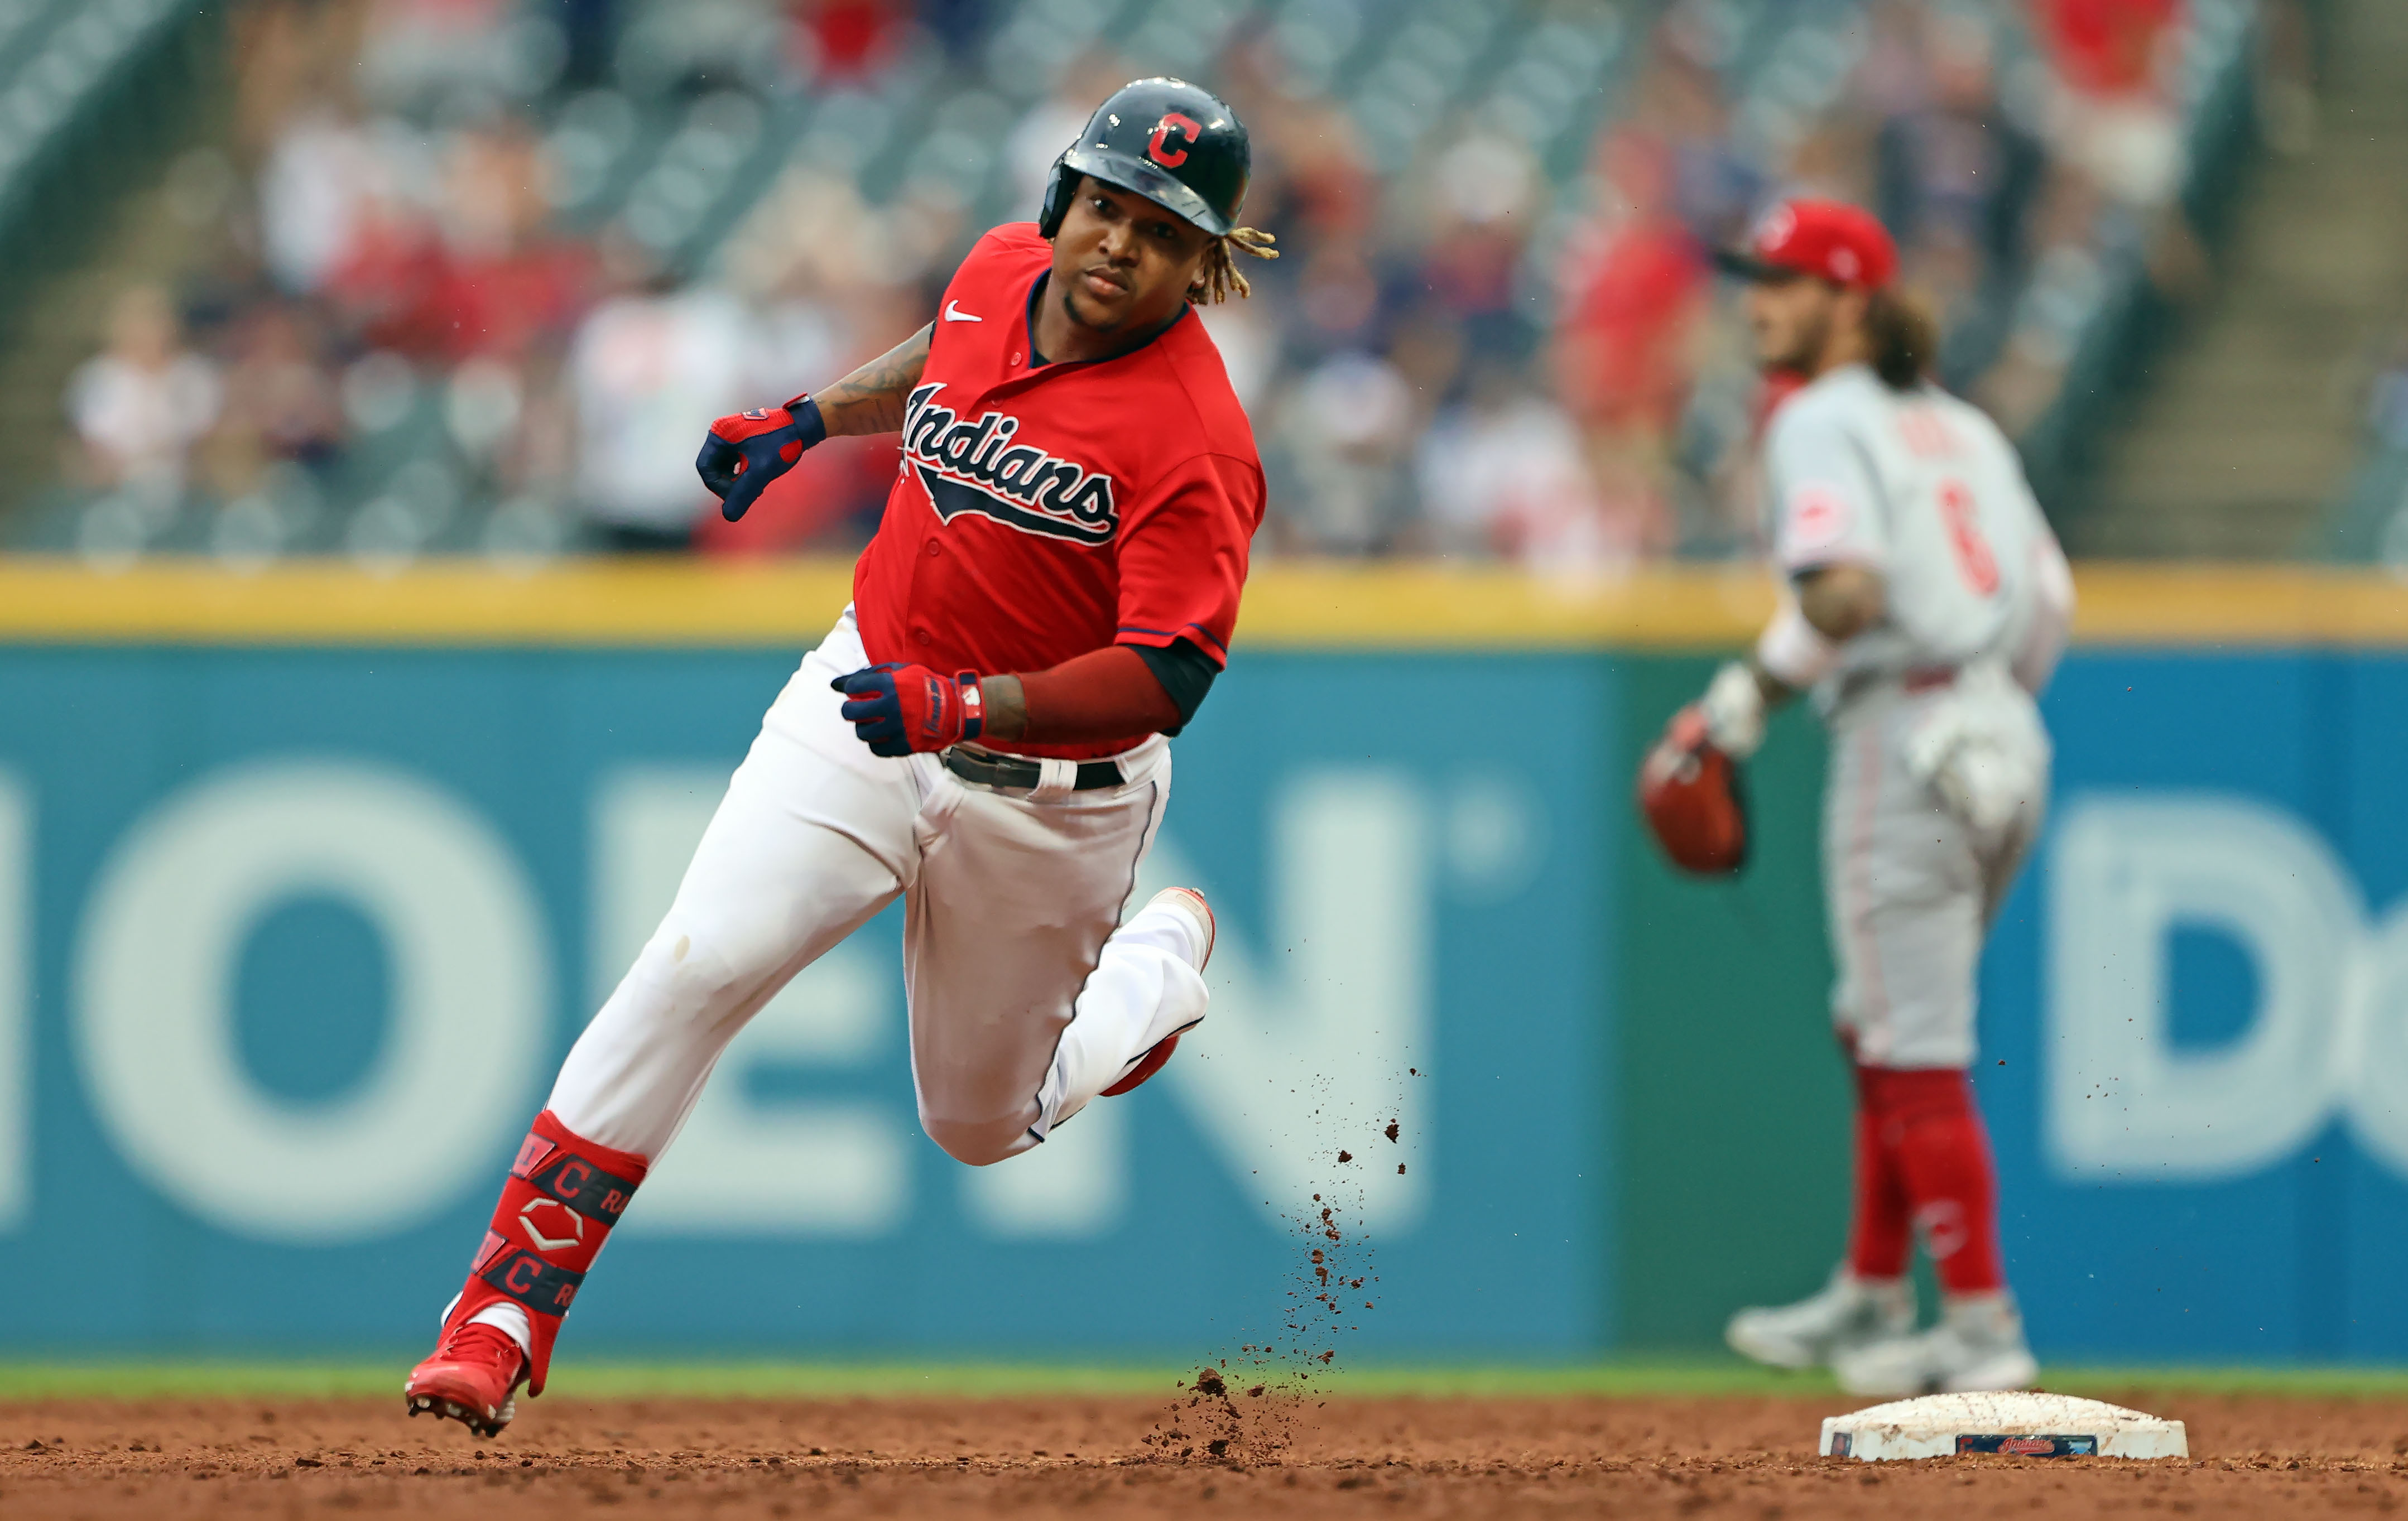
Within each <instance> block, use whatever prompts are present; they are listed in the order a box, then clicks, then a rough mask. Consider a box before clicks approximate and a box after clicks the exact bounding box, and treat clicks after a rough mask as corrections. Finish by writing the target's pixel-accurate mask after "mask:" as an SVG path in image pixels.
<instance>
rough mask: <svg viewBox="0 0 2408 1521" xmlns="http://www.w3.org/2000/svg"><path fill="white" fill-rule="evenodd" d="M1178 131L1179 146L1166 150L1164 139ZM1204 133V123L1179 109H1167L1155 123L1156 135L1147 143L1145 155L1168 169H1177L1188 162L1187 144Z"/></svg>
mask: <svg viewBox="0 0 2408 1521" xmlns="http://www.w3.org/2000/svg"><path fill="white" fill-rule="evenodd" d="M1174 133H1176V134H1177V135H1178V137H1179V147H1178V148H1177V149H1176V150H1173V151H1165V150H1164V148H1163V141H1164V139H1166V138H1168V137H1169V136H1171V135H1172V134H1174ZM1203 135H1204V123H1203V122H1198V121H1197V120H1196V119H1195V118H1194V117H1192V116H1187V115H1184V114H1183V113H1181V112H1179V111H1166V112H1165V113H1163V118H1162V120H1161V121H1159V122H1155V123H1154V136H1153V137H1152V138H1151V139H1150V140H1148V142H1147V143H1146V145H1145V156H1146V157H1148V158H1150V159H1152V160H1154V162H1155V163H1156V164H1159V165H1162V166H1163V167H1164V168H1166V169H1175V168H1177V167H1179V166H1180V165H1183V164H1184V163H1186V162H1187V145H1188V144H1189V143H1192V142H1194V141H1195V140H1196V139H1197V138H1198V137H1200V136H1203Z"/></svg>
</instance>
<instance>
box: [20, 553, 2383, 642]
mask: <svg viewBox="0 0 2408 1521" xmlns="http://www.w3.org/2000/svg"><path fill="white" fill-rule="evenodd" d="M2078 580H2079V582H2080V586H2081V596H2082V605H2081V614H2080V617H2079V620H2078V623H2077V628H2076V634H2077V637H2078V638H2079V639H2081V640H2082V641H2083V642H2085V643H2090V644H2144V645H2171V646H2202V647H2218V646H2275V645H2338V646H2378V647H2400V646H2408V584H2403V583H2402V582H2401V581H2395V580H2393V579H2392V578H2390V577H2388V576H2386V575H2383V574H2380V573H2376V572H2369V571H2355V570H2341V569H2331V568H2322V567H2296V566H2287V567H2198V566H2191V567H2143V566H2128V565H2100V566H2090V567H2084V568H2083V569H2082V570H2081V571H2079V572H2078ZM851 585H852V567H851V566H850V564H848V563H846V562H841V561H832V560H795V561H777V562H767V563H757V564H727V563H715V562H703V561H672V562H663V563H636V562H625V561H583V562H571V563H567V564H564V565H560V566H556V567H549V568H546V569H542V570H539V571H535V572H531V573H523V574H514V573H512V572H510V571H508V570H505V569H499V568H495V567H488V566H486V565H483V564H478V563H466V562H463V563H450V564H447V563H430V564H428V565H424V566H422V567H416V568H413V569H411V570H409V571H407V572H405V573H403V574H400V575H395V576H386V577H380V576H377V575H373V574H371V573H369V572H367V571H365V570H361V569H358V568H355V567H351V566H349V565H344V564H339V563H331V562H330V563H296V564H293V565H287V566H278V567H272V568H269V569H267V570H265V571H262V572H259V573H257V574H252V575H242V574H237V573H235V572H232V571H227V570H222V569H220V568H217V567H213V566H209V565H206V564H197V563H195V564H182V563H163V564H156V565H144V566H140V567H136V568H134V569H131V570H128V571H125V572H122V573H119V574H108V573H104V572H100V571H95V570H91V569H87V568H85V567H81V566H79V565H76V564H74V563H72V562H65V561H55V560H33V559H18V560H0V643H9V644H95V643H97V644H234V645H257V644H291V645H504V646H522V647H525V646H536V647H540V646H566V647H580V646H606V647H607V646H638V647H641V646H698V645H736V646H762V645H769V646H789V647H801V646H804V645H808V644H810V642H811V641H813V640H814V639H817V638H818V637H819V636H820V634H821V633H822V632H823V631H824V630H825V629H826V627H827V625H828V624H829V623H830V621H832V620H833V619H834V618H835V616H836V614H837V612H838V611H839V610H840V609H841V608H842V607H843V606H844V602H845V599H846V597H847V596H848V595H850V591H851ZM1770 606H1771V590H1770V582H1769V581H1768V580H1767V579H1766V577H1765V575H1764V574H1763V573H1762V572H1761V571H1758V570H1755V569H1750V568H1721V567H1655V568H1650V569H1648V570H1646V571H1643V572H1640V573H1635V574H1632V575H1629V576H1627V577H1606V578H1594V579H1585V580H1571V579H1561V580H1558V579H1549V578H1542V577H1531V576H1526V575H1523V574H1520V573H1517V572H1513V571H1508V570H1499V569H1496V568H1491V567H1480V568H1471V567H1448V566H1443V565H1426V564H1412V565H1379V566H1359V567H1357V566H1328V565H1299V564H1294V563H1281V564H1273V565H1267V566H1265V567H1262V568H1260V569H1258V570H1257V571H1256V572H1255V573H1254V580H1253V581H1252V583H1251V584H1250V585H1249V586H1248V587H1247V591H1246V604H1245V610H1244V613H1243V616H1242V618H1241V619H1240V625H1239V637H1238V642H1239V645H1240V648H1246V647H1253V648H1256V649H1398V648H1404V649H1465V650H1497V649H1542V650H1544V649H1595V648H1636V649H1710V648H1720V647H1727V646H1730V645H1734V644H1737V643H1739V642H1741V641H1742V640H1744V639H1748V638H1750V637H1751V636H1752V635H1753V634H1754V633H1755V631H1756V628H1757V627H1759V626H1760V625H1761V624H1762V623H1763V621H1764V618H1765V616H1766V614H1767V612H1768V611H1769V610H1770Z"/></svg>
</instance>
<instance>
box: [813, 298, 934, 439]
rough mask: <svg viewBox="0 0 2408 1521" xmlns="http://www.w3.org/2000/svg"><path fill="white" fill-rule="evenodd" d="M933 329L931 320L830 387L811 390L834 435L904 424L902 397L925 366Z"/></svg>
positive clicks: (896, 427)
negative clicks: (929, 339) (821, 389)
mask: <svg viewBox="0 0 2408 1521" xmlns="http://www.w3.org/2000/svg"><path fill="white" fill-rule="evenodd" d="M935 328H936V324H935V323H929V324H928V325H927V326H926V327H924V328H922V329H920V331H918V332H917V333H914V334H912V335H911V336H910V337H908V338H905V339H904V340H903V341H902V342H900V343H898V344H896V346H895V347H894V348H892V349H889V350H887V351H886V352H884V353H882V354H880V355H879V356H878V357H877V358H875V359H873V360H871V361H870V362H869V363H868V364H867V365H864V366H861V367H860V368H859V369H857V370H854V371H853V373H852V374H850V375H848V376H846V377H845V378H844V379H843V380H839V381H837V382H836V384H834V385H832V386H829V387H828V388H827V389H826V390H824V391H814V392H812V393H811V395H812V396H813V397H815V398H816V399H817V400H818V402H819V404H820V419H821V421H823V422H824V423H827V430H828V434H829V436H830V437H832V438H851V437H858V436H860V435H864V434H871V433H894V432H896V431H897V430H899V429H900V428H901V427H902V426H903V402H904V398H906V397H907V396H909V395H910V394H911V388H912V387H913V386H915V385H918V384H919V383H920V372H921V371H922V370H923V369H925V368H926V367H927V364H928V337H929V335H930V334H931V333H932V332H933V331H934V330H935Z"/></svg>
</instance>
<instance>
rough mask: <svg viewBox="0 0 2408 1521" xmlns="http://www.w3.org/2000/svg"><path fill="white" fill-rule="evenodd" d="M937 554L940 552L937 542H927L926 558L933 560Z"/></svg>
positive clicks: (931, 540) (933, 540)
mask: <svg viewBox="0 0 2408 1521" xmlns="http://www.w3.org/2000/svg"><path fill="white" fill-rule="evenodd" d="M939 552H940V551H939V550H938V548H937V541H936V540H935V539H933V538H932V539H930V540H928V558H929V559H931V560H933V559H935V558H936V557H937V556H938V554H939Z"/></svg>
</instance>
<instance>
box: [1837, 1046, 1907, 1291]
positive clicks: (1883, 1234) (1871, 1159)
mask: <svg viewBox="0 0 2408 1521" xmlns="http://www.w3.org/2000/svg"><path fill="white" fill-rule="evenodd" d="M1857 1086H1858V1094H1857V1098H1856V1213H1855V1215H1854V1217H1853V1218H1852V1219H1851V1220H1850V1221H1849V1225H1848V1270H1849V1271H1850V1272H1852V1273H1854V1274H1856V1276H1857V1277H1858V1278H1871V1279H1891V1278H1898V1277H1902V1276H1903V1275H1904V1274H1905V1272H1906V1254H1907V1249H1908V1246H1909V1244H1910V1241H1909V1238H1908V1236H1907V1224H1908V1220H1907V1215H1908V1205H1907V1198H1906V1180H1905V1179H1903V1178H1901V1177H1900V1176H1899V1171H1898V1158H1897V1154H1896V1153H1894V1152H1893V1151H1891V1150H1890V1148H1888V1147H1887V1146H1885V1145H1883V1144H1882V1141H1881V1124H1882V1121H1881V1116H1880V1115H1879V1114H1877V1113H1875V1112H1874V1111H1873V1104H1872V1100H1871V1098H1870V1097H1869V1096H1867V1095H1866V1094H1865V1093H1864V1092H1863V1084H1862V1083H1859V1084H1858V1085H1857Z"/></svg>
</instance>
